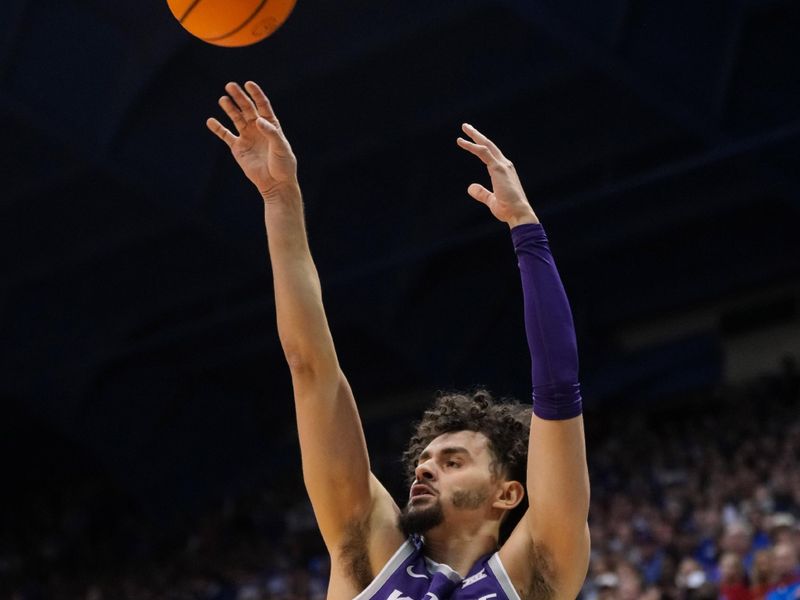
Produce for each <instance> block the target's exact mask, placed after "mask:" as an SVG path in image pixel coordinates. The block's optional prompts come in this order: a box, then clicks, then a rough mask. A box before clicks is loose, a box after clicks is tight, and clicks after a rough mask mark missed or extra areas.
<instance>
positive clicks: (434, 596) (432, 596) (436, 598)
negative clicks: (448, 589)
mask: <svg viewBox="0 0 800 600" xmlns="http://www.w3.org/2000/svg"><path fill="white" fill-rule="evenodd" d="M428 596H430V597H431V600H439V598H438V596H436V594H434V593H433V592H428V593H427V594H425V597H426V598H427V597H428Z"/></svg>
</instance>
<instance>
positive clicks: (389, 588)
mask: <svg viewBox="0 0 800 600" xmlns="http://www.w3.org/2000/svg"><path fill="white" fill-rule="evenodd" d="M447 599H451V600H520V597H519V595H518V594H517V591H516V590H515V589H514V586H513V585H511V580H510V579H509V577H508V574H507V573H506V570H505V568H504V567H503V564H502V563H501V562H500V556H498V554H497V553H496V552H495V553H494V554H489V555H487V556H484V557H483V558H481V559H479V560H478V561H477V562H476V563H475V564H474V565H473V566H472V569H470V571H469V573H468V574H467V576H466V577H464V578H462V577H461V576H460V575H459V574H458V573H456V572H455V571H454V570H453V569H451V568H450V567H448V566H447V565H443V564H439V563H437V562H434V561H432V560H431V559H429V558H426V557H425V555H424V554H423V553H422V543H421V541H419V540H417V539H416V538H413V537H412V538H409V539H407V540H406V541H405V542H403V545H402V546H400V549H399V550H398V551H397V552H395V554H394V556H392V558H390V559H389V562H387V563H386V566H384V567H383V569H381V571H380V573H378V575H377V577H375V579H373V580H372V583H370V584H369V585H368V586H367V588H366V589H365V590H364V591H363V592H361V593H360V594H359V595H358V596H356V597H355V598H354V600H447Z"/></svg>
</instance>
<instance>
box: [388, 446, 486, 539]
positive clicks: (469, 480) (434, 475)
mask: <svg viewBox="0 0 800 600" xmlns="http://www.w3.org/2000/svg"><path fill="white" fill-rule="evenodd" d="M491 463H492V453H491V450H490V449H489V440H488V438H487V437H486V436H485V435H483V434H482V433H478V432H475V431H458V432H454V433H445V434H442V435H440V436H439V437H437V438H435V439H434V440H433V441H432V442H431V443H430V444H428V446H427V447H426V448H425V450H423V451H422V453H421V454H420V456H419V459H418V462H417V468H416V471H415V475H416V478H415V480H414V483H413V484H412V485H411V489H410V490H409V498H408V504H407V505H406V507H405V508H404V509H403V511H402V515H401V519H400V521H401V526H403V528H404V529H405V530H406V532H407V533H424V532H425V531H427V530H429V529H432V528H433V527H436V526H437V525H439V524H441V523H443V522H444V521H445V520H448V521H450V520H456V519H461V518H471V517H472V518H474V517H476V516H478V517H479V516H481V515H482V514H483V513H484V512H485V510H486V509H487V508H488V507H489V506H490V505H491V497H492V495H493V493H494V491H495V483H496V482H495V478H494V477H493V476H492V470H491Z"/></svg>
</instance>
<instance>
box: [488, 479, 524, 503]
mask: <svg viewBox="0 0 800 600" xmlns="http://www.w3.org/2000/svg"><path fill="white" fill-rule="evenodd" d="M524 497H525V486H524V485H522V484H521V483H520V482H519V481H513V480H512V481H503V482H502V483H500V487H499V488H498V490H497V495H496V496H495V501H494V503H493V504H492V506H493V507H495V508H502V509H504V510H511V509H512V508H515V507H516V506H517V505H519V503H520V502H522V499H523V498H524Z"/></svg>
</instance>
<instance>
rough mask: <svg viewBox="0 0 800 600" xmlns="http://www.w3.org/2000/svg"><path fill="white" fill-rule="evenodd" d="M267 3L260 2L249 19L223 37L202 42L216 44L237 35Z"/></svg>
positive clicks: (206, 39) (205, 39)
mask: <svg viewBox="0 0 800 600" xmlns="http://www.w3.org/2000/svg"><path fill="white" fill-rule="evenodd" d="M197 1H198V2H199V0H197ZM267 2H269V0H261V3H260V4H259V5H258V6H257V7H256V9H255V10H254V11H253V13H252V14H251V15H250V16H249V17H247V18H246V19H245V20H244V21H243V22H242V23H241V24H239V25H237V26H236V28H235V29H233V30H232V31H229V32H228V33H225V34H223V35H218V36H216V37H211V38H202V39H203V41H204V42H218V41H220V40H224V39H225V38H226V37H230V36H232V35H234V34H237V33H239V32H240V31H241V30H242V29H244V28H245V27H246V26H247V25H248V24H249V23H250V21H252V20H253V19H255V18H256V15H257V14H258V13H259V12H261V9H262V8H264V5H265V4H266V3H267Z"/></svg>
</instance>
